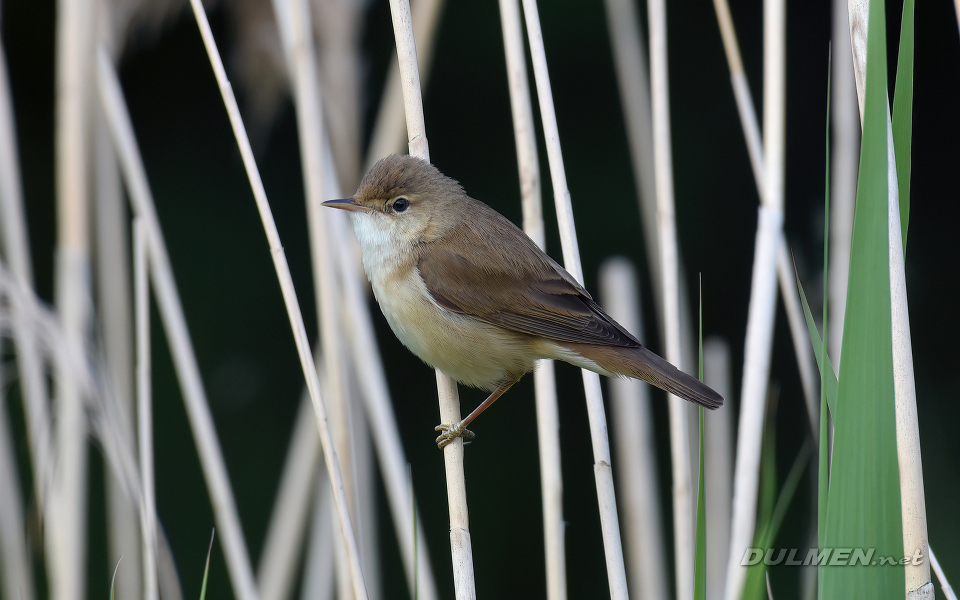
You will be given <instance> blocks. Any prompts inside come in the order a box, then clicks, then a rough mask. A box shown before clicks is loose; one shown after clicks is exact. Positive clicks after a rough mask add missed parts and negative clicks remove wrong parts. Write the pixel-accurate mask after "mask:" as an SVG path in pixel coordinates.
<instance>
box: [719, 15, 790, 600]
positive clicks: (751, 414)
mask: <svg viewBox="0 0 960 600" xmlns="http://www.w3.org/2000/svg"><path fill="white" fill-rule="evenodd" d="M763 15H764V63H763V68H764V71H763V84H764V87H763V106H764V110H763V118H764V122H763V133H764V140H763V151H764V162H763V179H762V181H763V187H762V192H761V194H760V198H761V206H760V211H759V215H758V219H757V237H756V244H755V246H754V263H753V277H752V280H751V284H750V285H751V287H750V307H749V313H748V316H747V336H746V343H745V346H744V367H743V383H742V385H741V400H740V424H739V429H738V433H737V436H738V437H737V456H736V467H735V471H734V477H735V479H734V487H733V523H732V525H731V534H730V552H729V555H728V556H729V558H728V562H727V581H726V592H725V597H726V598H727V600H734V599H736V598H739V597H740V593H741V590H742V589H743V584H744V579H745V577H746V569H745V568H744V567H741V566H740V563H739V560H740V556H742V554H743V550H744V549H745V548H747V547H748V546H750V543H751V541H752V539H753V533H754V525H755V521H756V505H757V486H758V482H759V466H760V442H761V439H762V432H763V423H764V420H765V419H764V415H765V412H766V398H767V386H768V384H769V377H770V356H771V347H772V343H773V324H774V312H775V309H776V299H777V279H776V277H777V261H776V258H777V251H778V250H777V246H778V244H779V240H780V238H781V237H782V235H783V195H784V192H783V181H784V153H785V144H784V141H785V132H784V128H785V127H784V123H785V120H784V119H785V110H786V97H785V87H786V79H785V69H786V62H785V57H786V48H785V43H786V42H785V38H786V33H785V30H786V29H785V23H786V8H785V5H784V2H783V0H765V2H764V9H763ZM734 554H737V557H736V558H734V557H733V555H734Z"/></svg>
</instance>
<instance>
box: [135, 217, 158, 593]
mask: <svg viewBox="0 0 960 600" xmlns="http://www.w3.org/2000/svg"><path fill="white" fill-rule="evenodd" d="M146 235H147V234H146V231H145V228H144V225H143V221H142V218H141V217H138V218H137V220H136V221H134V224H133V242H134V243H133V277H134V306H135V311H134V312H135V320H136V329H135V331H136V338H137V341H136V346H137V353H136V356H137V439H138V441H139V444H140V452H139V454H140V488H141V489H140V493H141V494H142V496H143V499H142V501H141V504H140V511H141V512H140V526H141V532H142V536H143V596H142V597H143V598H144V600H157V598H159V589H158V584H157V559H156V556H157V531H156V529H157V508H156V499H155V495H154V479H153V397H152V396H153V395H152V393H151V387H152V379H153V375H152V367H151V364H150V360H151V359H150V287H149V283H148V278H149V277H150V274H149V272H148V267H147V240H146Z"/></svg>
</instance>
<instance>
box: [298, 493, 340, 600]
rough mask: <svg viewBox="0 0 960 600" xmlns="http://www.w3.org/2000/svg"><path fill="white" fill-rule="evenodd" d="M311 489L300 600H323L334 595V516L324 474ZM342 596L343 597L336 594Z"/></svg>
mask: <svg viewBox="0 0 960 600" xmlns="http://www.w3.org/2000/svg"><path fill="white" fill-rule="evenodd" d="M313 487H314V490H313V510H312V511H311V513H312V514H311V519H310V520H311V522H312V524H311V527H310V537H309V540H310V543H309V545H308V546H307V553H306V558H305V559H304V561H305V564H304V569H303V589H302V590H301V594H300V597H301V598H303V600H326V599H328V598H333V597H334V588H335V587H336V586H335V585H334V583H335V581H334V579H335V578H334V571H335V569H334V565H335V563H336V562H337V560H336V559H335V555H336V546H335V542H336V540H335V539H334V536H333V527H331V518H330V517H331V516H332V515H334V509H333V502H331V500H332V498H331V497H330V496H331V494H330V481H329V479H328V478H326V477H317V478H316V481H315V482H314V485H313ZM337 597H339V598H343V596H337Z"/></svg>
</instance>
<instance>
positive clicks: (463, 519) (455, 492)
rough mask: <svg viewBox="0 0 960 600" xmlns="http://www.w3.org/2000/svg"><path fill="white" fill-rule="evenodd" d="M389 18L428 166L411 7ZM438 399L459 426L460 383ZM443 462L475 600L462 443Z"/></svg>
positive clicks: (400, 0) (458, 566)
mask: <svg viewBox="0 0 960 600" xmlns="http://www.w3.org/2000/svg"><path fill="white" fill-rule="evenodd" d="M390 14H391V16H392V17H393V34H394V36H395V37H396V40H397V60H398V61H399V64H400V84H401V88H402V90H403V107H404V115H405V118H406V122H407V145H408V146H409V149H410V155H411V156H416V157H417V158H420V159H423V160H425V161H427V162H430V149H429V146H428V145H427V132H426V126H425V123H424V118H423V100H422V97H421V90H420V72H419V69H418V67H417V47H416V43H415V41H414V37H413V23H412V22H411V17H410V2H409V1H408V0H390ZM437 396H438V400H439V404H440V422H441V423H458V422H459V421H460V397H459V394H458V392H457V382H456V381H454V380H453V379H451V378H450V377H448V376H446V375H444V374H443V373H442V372H441V371H439V370H438V371H437ZM443 462H444V468H445V470H446V475H447V505H448V507H449V511H450V550H451V559H452V563H453V584H454V588H455V590H456V597H457V600H470V599H475V598H476V597H477V591H476V584H475V582H474V576H473V546H472V543H471V540H470V522H469V518H468V513H467V487H466V480H465V477H464V473H463V438H457V439H456V440H454V441H453V442H452V443H450V444H448V445H447V446H445V447H444V449H443Z"/></svg>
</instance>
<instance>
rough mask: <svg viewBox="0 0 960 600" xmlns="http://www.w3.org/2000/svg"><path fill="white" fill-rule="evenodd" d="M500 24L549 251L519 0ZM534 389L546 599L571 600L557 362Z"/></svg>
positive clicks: (546, 365) (526, 164)
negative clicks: (568, 588)
mask: <svg viewBox="0 0 960 600" xmlns="http://www.w3.org/2000/svg"><path fill="white" fill-rule="evenodd" d="M500 21H501V25H502V28H503V45H504V52H505V54H506V57H507V82H508V84H509V87H510V109H511V112H512V114H513V131H514V138H515V142H516V147H517V169H518V171H519V174H520V200H521V203H522V206H523V230H524V232H525V233H526V234H527V235H528V236H530V238H531V239H532V240H533V241H534V242H536V244H537V245H538V246H539V247H540V249H545V244H546V241H545V240H546V236H545V229H544V224H543V206H542V199H541V196H540V163H539V160H538V159H537V139H536V132H535V130H534V121H533V106H532V105H531V100H530V85H529V83H528V77H527V58H526V54H525V52H524V48H523V26H522V24H521V22H520V3H519V2H518V1H517V0H500ZM533 387H534V394H535V397H536V405H537V431H538V432H539V433H538V435H537V441H538V443H539V447H540V490H541V495H542V498H541V501H542V503H543V532H544V533H543V545H544V555H545V557H546V566H547V598H549V599H550V600H564V599H565V598H566V597H567V566H566V561H565V560H564V540H563V532H564V523H563V475H562V473H561V468H560V415H559V410H558V408H557V386H556V380H555V379H554V368H553V361H550V360H542V361H539V363H538V364H537V369H536V370H535V371H534V372H533Z"/></svg>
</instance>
